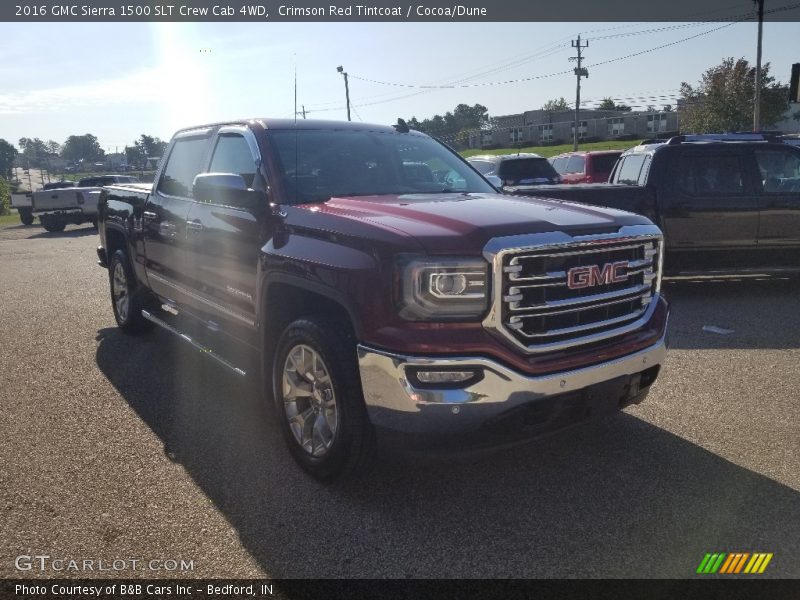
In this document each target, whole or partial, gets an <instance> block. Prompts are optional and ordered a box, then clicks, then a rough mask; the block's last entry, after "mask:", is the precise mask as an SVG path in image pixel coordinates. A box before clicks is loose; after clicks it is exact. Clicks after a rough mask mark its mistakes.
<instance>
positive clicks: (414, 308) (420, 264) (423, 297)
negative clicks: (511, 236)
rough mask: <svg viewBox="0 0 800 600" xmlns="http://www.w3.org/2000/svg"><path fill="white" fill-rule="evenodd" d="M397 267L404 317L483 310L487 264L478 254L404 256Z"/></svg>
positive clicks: (432, 317) (439, 317) (476, 313)
mask: <svg viewBox="0 0 800 600" xmlns="http://www.w3.org/2000/svg"><path fill="white" fill-rule="evenodd" d="M398 269H399V275H400V277H399V283H400V293H399V298H400V316H401V317H403V318H404V319H408V320H410V321H432V320H447V319H449V320H452V319H465V318H477V317H479V316H481V314H483V312H484V311H485V310H486V307H487V304H488V299H489V265H488V264H487V262H486V261H485V260H483V259H482V258H441V259H429V258H424V259H423V258H406V259H405V260H402V261H401V262H400V263H399V265H398Z"/></svg>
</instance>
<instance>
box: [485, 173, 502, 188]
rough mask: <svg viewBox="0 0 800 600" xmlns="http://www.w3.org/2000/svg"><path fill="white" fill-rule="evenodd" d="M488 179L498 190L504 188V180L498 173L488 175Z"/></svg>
mask: <svg viewBox="0 0 800 600" xmlns="http://www.w3.org/2000/svg"><path fill="white" fill-rule="evenodd" d="M486 181H488V182H489V183H491V184H492V185H493V186H494V187H496V188H497V189H498V190H500V189H502V188H503V180H502V179H500V178H499V177H498V176H497V175H486Z"/></svg>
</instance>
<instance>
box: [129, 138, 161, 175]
mask: <svg viewBox="0 0 800 600" xmlns="http://www.w3.org/2000/svg"><path fill="white" fill-rule="evenodd" d="M166 149H167V142H165V141H163V140H162V139H160V138H157V137H155V136H152V135H146V134H144V133H143V134H142V135H140V136H139V139H138V140H136V141H135V142H133V146H125V150H124V152H125V161H126V162H127V163H128V164H129V165H133V166H135V167H140V168H144V167H145V166H147V165H146V163H147V159H148V158H155V157H160V156H163V154H164V151H165V150H166Z"/></svg>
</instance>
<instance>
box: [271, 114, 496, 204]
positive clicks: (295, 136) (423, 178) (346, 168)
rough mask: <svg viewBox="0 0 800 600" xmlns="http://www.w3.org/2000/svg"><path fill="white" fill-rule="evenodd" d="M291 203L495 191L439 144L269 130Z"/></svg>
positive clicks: (369, 134)
mask: <svg viewBox="0 0 800 600" xmlns="http://www.w3.org/2000/svg"><path fill="white" fill-rule="evenodd" d="M269 135H270V141H271V143H272V144H273V146H274V147H275V148H276V149H277V154H278V157H279V159H280V163H281V165H280V167H281V169H282V171H283V173H282V176H283V179H284V184H285V186H286V189H287V193H288V200H289V202H291V203H296V204H303V203H308V202H322V201H325V200H328V199H329V198H332V197H335V196H371V195H384V194H431V193H434V194H435V193H447V192H485V193H491V192H494V191H495V190H494V189H493V188H492V187H491V186H490V185H489V184H488V183H486V181H484V180H483V179H482V178H481V176H480V175H478V174H477V173H476V172H475V171H474V170H473V169H472V168H471V167H470V166H469V165H467V164H466V163H464V162H463V161H462V160H461V159H460V158H459V157H458V156H456V155H454V154H453V153H452V152H450V150H448V149H447V148H446V147H445V146H443V145H442V144H440V143H439V142H437V141H435V140H433V139H431V138H428V137H422V136H418V135H409V134H400V133H397V134H395V133H382V132H374V131H342V130H335V129H322V130H316V129H313V130H309V129H305V130H304V129H298V130H294V129H292V130H279V131H274V130H273V131H270V132H269Z"/></svg>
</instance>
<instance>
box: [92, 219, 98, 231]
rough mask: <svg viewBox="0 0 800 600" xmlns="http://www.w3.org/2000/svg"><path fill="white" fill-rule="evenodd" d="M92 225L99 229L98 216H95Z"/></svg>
mask: <svg viewBox="0 0 800 600" xmlns="http://www.w3.org/2000/svg"><path fill="white" fill-rule="evenodd" d="M92 227H94V228H95V229H97V217H95V218H94V219H92Z"/></svg>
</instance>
